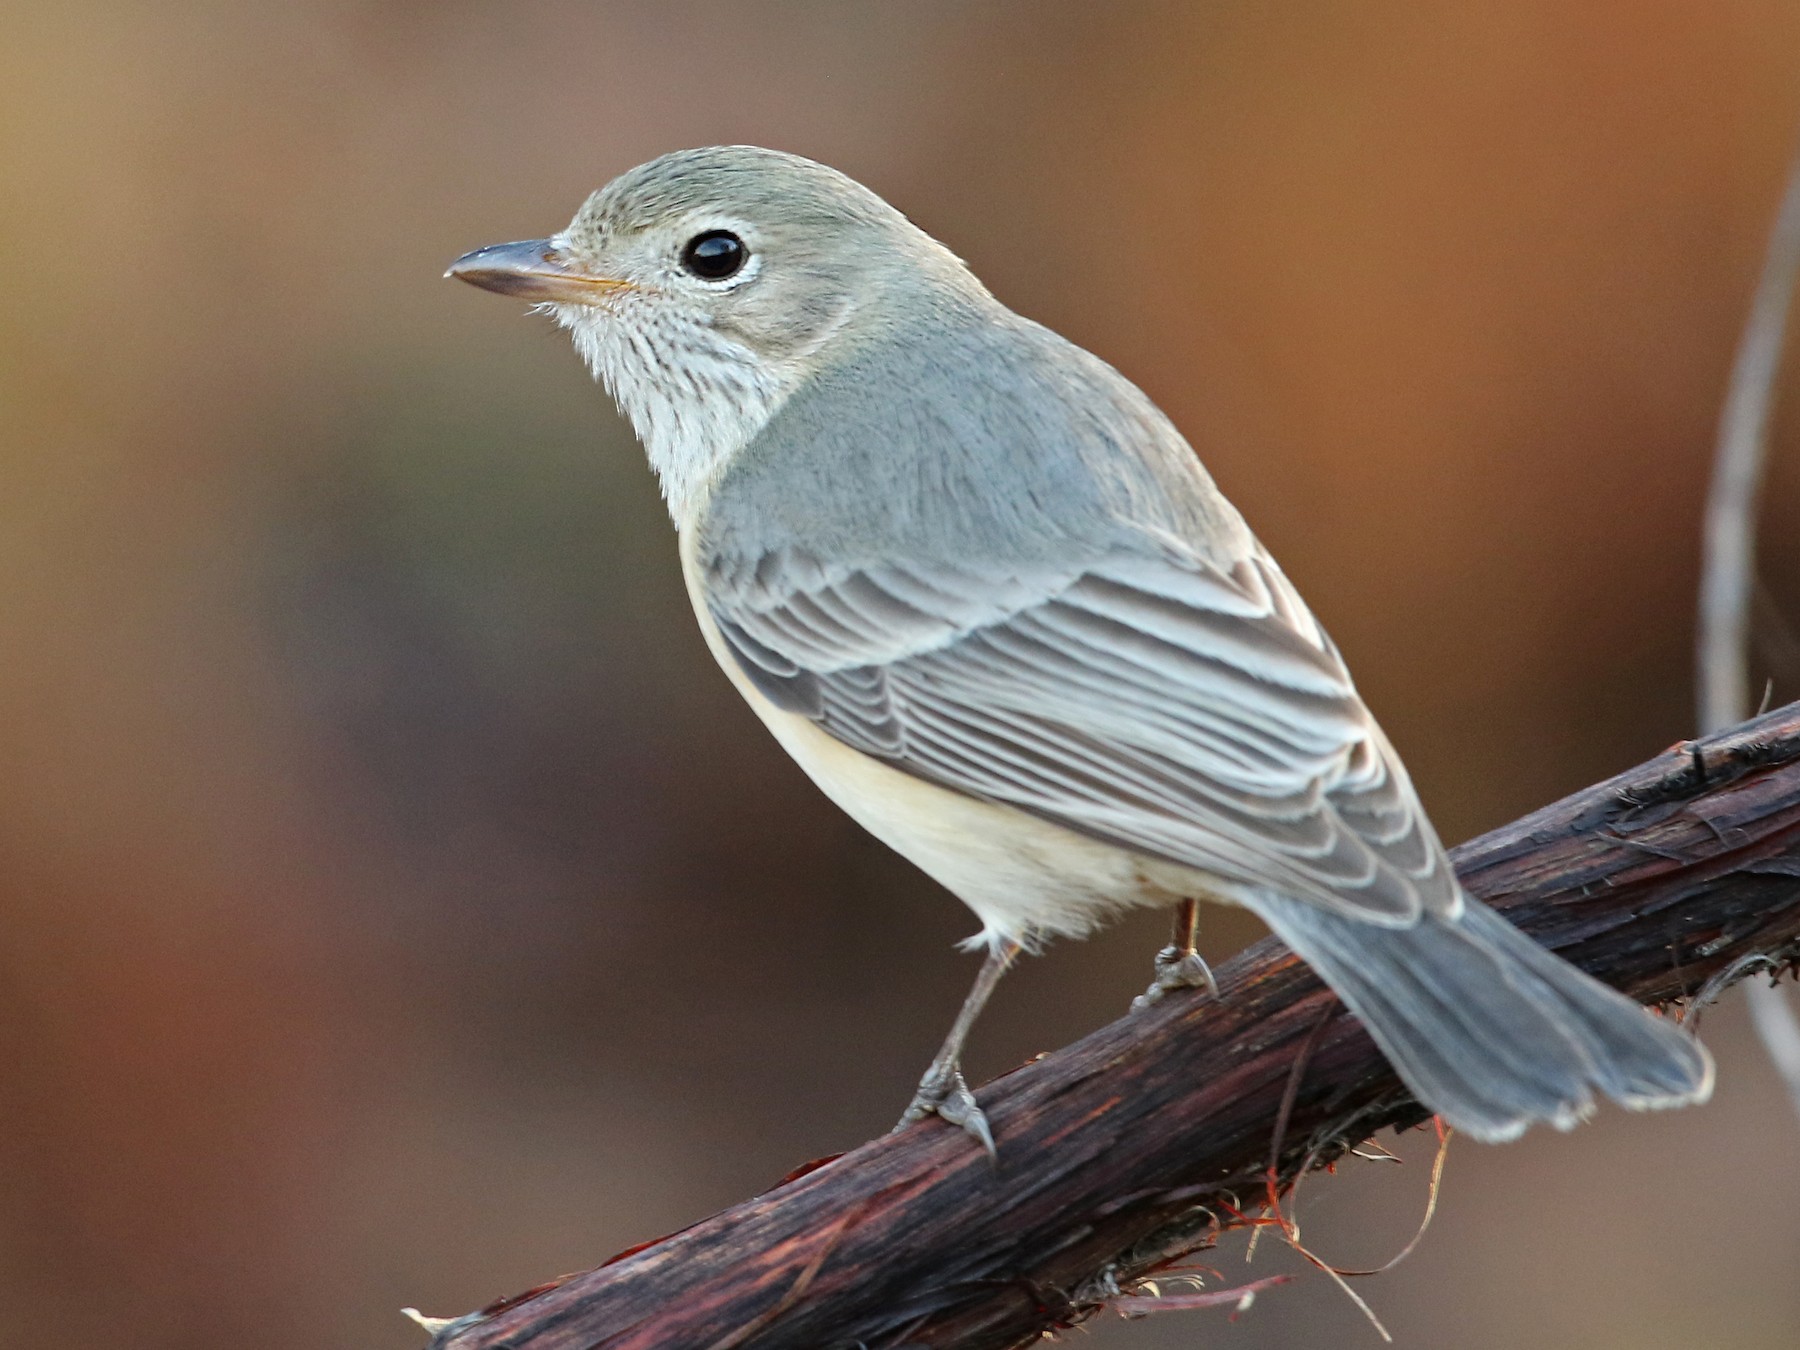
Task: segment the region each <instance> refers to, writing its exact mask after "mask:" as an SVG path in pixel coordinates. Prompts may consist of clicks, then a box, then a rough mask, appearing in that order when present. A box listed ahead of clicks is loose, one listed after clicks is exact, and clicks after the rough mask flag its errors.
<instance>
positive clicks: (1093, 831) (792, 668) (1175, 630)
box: [705, 548, 1461, 925]
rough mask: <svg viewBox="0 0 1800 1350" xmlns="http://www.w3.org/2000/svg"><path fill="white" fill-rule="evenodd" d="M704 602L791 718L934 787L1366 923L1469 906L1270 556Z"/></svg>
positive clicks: (799, 565)
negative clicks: (1231, 563) (1228, 564)
mask: <svg viewBox="0 0 1800 1350" xmlns="http://www.w3.org/2000/svg"><path fill="white" fill-rule="evenodd" d="M705 590H706V597H707V603H708V606H709V608H710V610H711V612H712V615H713V618H714V620H715V621H716V622H717V624H718V626H719V629H720V631H721V633H722V634H723V635H724V637H725V639H726V641H727V643H728V644H729V645H730V647H731V649H732V651H733V653H734V655H735V656H736V658H737V660H738V661H739V663H740V665H741V666H742V668H743V669H744V671H745V673H746V674H747V675H748V676H749V678H750V679H751V680H752V681H753V682H754V683H755V684H756V686H757V687H758V688H759V689H760V690H761V691H762V692H763V693H764V694H765V695H767V696H768V697H769V698H770V699H771V700H773V701H774V702H775V703H776V704H777V705H779V706H780V707H783V708H785V709H788V710H790V711H793V712H797V713H800V714H802V715H804V716H806V717H809V718H811V719H812V720H813V721H814V722H815V723H817V724H818V725H819V726H820V727H821V728H823V729H824V730H825V731H827V732H829V733H830V734H831V735H832V736H834V737H836V738H837V739H839V740H841V741H843V742H844V743H846V744H848V745H851V746H854V747H855V748H856V749H858V750H861V751H863V752H864V753H866V754H869V755H873V756H876V757H877V758H879V759H882V760H884V761H886V762H888V763H890V764H892V765H893V766H895V767H896V768H899V769H903V770H905V771H906V772H908V773H912V774H915V775H917V776H919V777H921V778H924V779H927V780H929V781H931V782H934V783H938V784H941V785H943V786H945V787H949V788H953V789H955V790H957V791H960V792H966V793H968V794H970V795H972V796H975V797H979V798H982V799H984V800H987V801H992V802H1000V803H1005V804H1008V805H1011V806H1014V807H1018V808H1020V809H1023V810H1026V811H1029V812H1032V813H1033V814H1035V815H1038V816H1040V817H1043V818H1045V819H1048V820H1052V821H1055V822H1057V823H1059V824H1062V825H1065V826H1067V827H1068V828H1071V829H1074V830H1077V831H1080V832H1081V833H1083V834H1087V835H1090V836H1093V837H1097V838H1101V839H1104V840H1108V841H1110V842H1114V843H1117V844H1120V845H1123V846H1125V847H1127V848H1131V849H1133V850H1136V851H1139V852H1142V853H1145V854H1148V855H1151V856H1154V857H1157V858H1162V859H1166V860H1169V861H1173V862H1176V863H1181V864H1185V865H1187V866H1191V867H1194V868H1198V869H1200V870H1201V871H1204V872H1206V873H1208V874H1210V875H1212V876H1215V877H1218V878H1221V879H1223V880H1224V881H1225V882H1227V883H1232V884H1237V885H1241V886H1244V887H1247V888H1251V889H1270V890H1274V891H1277V892H1279V893H1281V894H1284V895H1288V896H1291V897H1293V898H1295V899H1300V900H1306V901H1310V902H1313V903H1315V904H1319V905H1323V906H1325V907H1327V908H1329V909H1332V910H1334V911H1336V912H1339V913H1343V914H1346V915H1349V916H1353V917H1356V918H1359V919H1364V920H1368V921H1373V922H1376V923H1383V924H1389V925H1406V924H1410V923H1411V922H1413V921H1414V920H1416V919H1417V918H1418V917H1419V915H1420V914H1421V913H1425V912H1434V913H1439V914H1445V915H1448V914H1452V913H1454V912H1456V911H1457V909H1458V908H1459V907H1460V904H1461V901H1460V892H1459V890H1458V889H1457V886H1456V882H1455V879H1454V877H1453V875H1452V874H1451V871H1450V868H1449V864H1448V862H1447V860H1446V859H1445V857H1444V853H1443V849H1442V847H1441V846H1440V845H1439V843H1438V841H1437V838H1436V836H1435V835H1434V833H1433V832H1432V830H1431V827H1430V825H1429V823H1428V822H1427V821H1426V819H1425V817H1424V814H1423V812H1422V811H1421V809H1420V807H1419V804H1418V801H1417V799H1416V797H1415V795H1414V793H1413V790H1412V786H1411V784H1410V783H1409V782H1408V780H1407V777H1406V774H1405V771H1404V770H1403V769H1402V768H1401V767H1400V764H1399V761H1398V760H1397V758H1396V757H1395V756H1394V753H1393V751H1392V750H1391V748H1390V747H1389V746H1388V744H1387V742H1386V740H1385V738H1384V737H1383V736H1382V735H1381V732H1380V730H1379V728H1377V727H1376V725H1375V723H1374V721H1373V719H1372V718H1371V717H1370V716H1369V714H1368V711H1367V710H1366V709H1365V708H1364V706H1363V704H1362V702H1361V700H1360V699H1359V698H1358V697H1357V695H1356V691H1355V689H1354V688H1353V687H1352V685H1351V681H1350V678H1349V675H1348V673H1347V672H1346V670H1345V668H1344V665H1343V662H1342V660H1341V659H1340V658H1339V656H1338V654H1337V651H1336V649H1335V648H1334V647H1333V646H1332V645H1331V643H1330V641H1329V640H1328V639H1327V638H1326V637H1325V635H1324V633H1323V632H1322V631H1321V630H1320V628H1319V626H1318V624H1317V623H1316V622H1315V621H1314V620H1313V618H1312V616H1311V615H1310V614H1309V613H1308V612H1307V610H1306V608H1305V606H1304V605H1303V604H1302V603H1301V601H1300V599H1299V597H1298V595H1296V594H1295V592H1294V590H1293V588H1292V586H1291V585H1290V584H1289V583H1288V581H1287V579H1286V578H1285V577H1284V576H1282V574H1281V572H1280V570H1279V569H1278V568H1277V567H1276V566H1275V564H1274V562H1273V561H1272V560H1271V559H1269V558H1268V557H1267V555H1266V554H1263V553H1261V552H1260V551H1258V552H1257V553H1255V554H1253V555H1252V556H1250V557H1248V558H1245V559H1243V560H1242V561H1240V562H1239V563H1238V564H1237V565H1236V566H1235V567H1233V568H1231V569H1230V570H1229V571H1227V570H1225V569H1223V568H1221V567H1219V566H1216V565H1213V564H1209V563H1207V562H1204V561H1202V560H1200V559H1196V558H1191V557H1188V556H1186V555H1184V554H1181V553H1180V552H1178V551H1176V550H1174V549H1170V550H1165V551H1163V552H1162V553H1157V554H1148V553H1130V554H1124V553H1120V554H1116V555H1112V556H1105V557H1100V558H1097V559H1094V560H1091V561H1090V562H1088V563H1087V564H1086V565H1083V566H1080V567H1068V568H1064V569H1062V570H1056V569H1052V568H1048V567H1045V568H1039V569H1037V570H1035V571H1027V572H1025V573H1024V574H1000V573H998V572H982V571H979V570H976V569H974V568H962V567H953V566H945V565H933V564H921V563H916V562H909V563H890V562H875V563H864V564H862V565H859V566H854V567H853V566H846V565H838V564H834V565H824V564H821V563H819V562H818V561H817V560H816V559H814V558H812V557H811V556H809V555H807V554H805V553H804V552H803V551H800V550H798V549H793V548H786V549H781V550H777V551H773V552H770V553H766V554H763V555H762V556H759V557H755V558H741V557H740V558H734V559H721V558H718V557H715V558H714V559H712V560H711V562H710V563H709V565H708V566H707V568H706V570H705Z"/></svg>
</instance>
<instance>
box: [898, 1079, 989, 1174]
mask: <svg viewBox="0 0 1800 1350" xmlns="http://www.w3.org/2000/svg"><path fill="white" fill-rule="evenodd" d="M926 1116H937V1117H939V1118H940V1119H942V1120H946V1121H948V1122H949V1123H950V1124H952V1125H955V1126H958V1127H959V1128H961V1129H962V1130H963V1131H964V1132H966V1133H967V1134H969V1135H970V1136H971V1137H972V1138H973V1139H974V1140H975V1142H976V1143H978V1144H980V1145H981V1147H982V1148H983V1149H984V1150H985V1151H986V1153H987V1155H988V1159H989V1161H991V1162H998V1161H999V1160H1000V1155H999V1153H998V1152H996V1151H995V1149H994V1132H993V1131H992V1130H990V1129H989V1128H988V1120H987V1115H986V1114H985V1113H984V1112H983V1111H982V1109H981V1108H980V1107H979V1106H977V1105H976V1104H975V1094H974V1093H973V1092H971V1091H969V1085H968V1084H967V1083H966V1082H964V1081H963V1076H962V1070H961V1069H959V1068H957V1067H956V1066H955V1065H951V1066H950V1067H949V1068H948V1069H946V1070H943V1071H939V1070H938V1069H936V1068H933V1069H932V1070H931V1071H929V1072H928V1073H926V1075H925V1077H924V1078H923V1079H922V1080H921V1081H920V1083H919V1090H918V1091H917V1092H915V1093H914V1094H913V1099H912V1105H911V1106H909V1107H907V1108H906V1113H905V1114H904V1115H902V1116H901V1117H900V1123H899V1124H898V1125H896V1126H894V1132H895V1133H899V1132H900V1131H901V1130H904V1129H905V1128H906V1127H907V1126H908V1125H910V1124H912V1123H913V1122H914V1121H915V1120H923V1119H925V1117H926Z"/></svg>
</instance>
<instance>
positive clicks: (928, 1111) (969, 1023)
mask: <svg viewBox="0 0 1800 1350" xmlns="http://www.w3.org/2000/svg"><path fill="white" fill-rule="evenodd" d="M1018 954H1019V944H1018V943H1017V942H1014V941H1013V940H1012V939H1011V938H1006V939H1003V940H1001V941H1000V942H997V943H995V944H994V945H993V946H992V947H991V948H989V949H988V955H987V960H985V961H983V962H982V963H981V973H980V974H979V975H977V976H976V977H975V987H974V988H973V989H971V990H969V996H968V997H967V998H965V999H964V1000H963V1005H962V1011H961V1012H959V1013H957V1014H956V1021H955V1022H953V1023H951V1026H950V1034H949V1035H948V1036H946V1037H944V1045H943V1048H942V1049H941V1050H939V1051H938V1052H937V1056H936V1058H934V1059H933V1060H932V1061H931V1067H930V1068H929V1069H927V1070H925V1076H924V1077H923V1078H921V1079H920V1080H919V1090H918V1091H917V1092H916V1093H914V1094H913V1099H912V1105H911V1106H909V1107H907V1108H906V1114H905V1115H903V1116H901V1117H900V1123H899V1124H898V1125H896V1126H894V1129H895V1130H896V1131H899V1130H903V1129H905V1128H906V1127H907V1126H908V1125H910V1124H912V1123H913V1122H914V1121H915V1120H922V1119H924V1118H925V1117H926V1116H931V1115H935V1116H942V1117H943V1118H944V1119H945V1120H947V1121H949V1122H950V1123H951V1124H952V1125H960V1126H961V1127H962V1128H963V1129H965V1130H967V1131H968V1132H969V1133H970V1134H972V1135H974V1136H975V1139H976V1141H977V1142H979V1143H980V1145H981V1146H982V1148H984V1149H986V1150H987V1155H988V1157H989V1158H992V1159H995V1160H998V1158H999V1154H997V1153H996V1152H995V1151H994V1135H993V1131H991V1130H990V1129H988V1122H987V1117H986V1116H985V1115H983V1114H982V1111H981V1108H980V1107H979V1106H977V1105H976V1104H975V1094H974V1093H973V1092H970V1091H969V1085H968V1084H967V1083H965V1082H964V1081H963V1076H962V1064H961V1061H962V1048H963V1042H964V1041H966V1040H968V1038H969V1028H971V1027H973V1026H974V1025H975V1019H976V1018H977V1017H979V1016H981V1010H982V1009H983V1008H984V1007H986V1006H987V1001H988V998H989V996H991V995H992V994H993V992H994V986H995V985H997V984H999V983H1000V977H1001V976H1002V975H1004V974H1006V968H1007V967H1008V966H1010V965H1011V964H1012V962H1013V957H1015V956H1017V955H1018Z"/></svg>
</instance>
